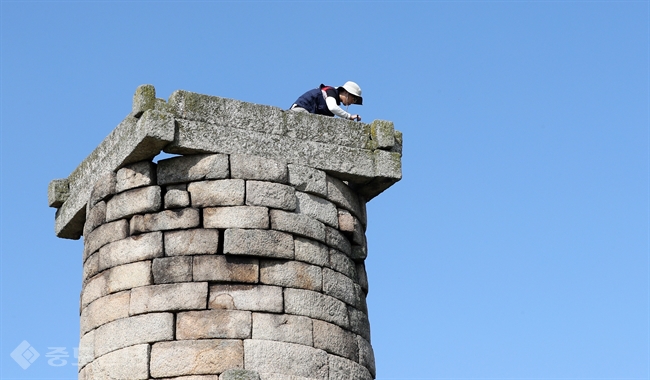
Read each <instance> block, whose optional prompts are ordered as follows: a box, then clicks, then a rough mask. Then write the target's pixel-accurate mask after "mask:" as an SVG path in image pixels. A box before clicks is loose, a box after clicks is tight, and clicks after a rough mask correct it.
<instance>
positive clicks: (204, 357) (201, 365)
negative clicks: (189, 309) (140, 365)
mask: <svg viewBox="0 0 650 380" xmlns="http://www.w3.org/2000/svg"><path fill="white" fill-rule="evenodd" d="M243 367H244V347H243V344H242V341H241V340H231V339H202V340H178V341H172V342H160V343H154V344H153V346H151V376H152V377H174V376H183V375H201V374H218V373H221V372H223V371H225V370H228V369H232V368H243Z"/></svg>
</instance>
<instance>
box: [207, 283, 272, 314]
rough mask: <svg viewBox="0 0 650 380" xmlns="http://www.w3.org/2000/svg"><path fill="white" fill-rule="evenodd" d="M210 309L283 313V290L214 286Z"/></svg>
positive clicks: (260, 287)
mask: <svg viewBox="0 0 650 380" xmlns="http://www.w3.org/2000/svg"><path fill="white" fill-rule="evenodd" d="M208 307H209V308H210V309H234V310H249V311H266V312H271V313H281V312H282V310H283V297H282V288H280V287H278V286H268V285H227V284H219V285H212V286H210V298H209V302H208Z"/></svg>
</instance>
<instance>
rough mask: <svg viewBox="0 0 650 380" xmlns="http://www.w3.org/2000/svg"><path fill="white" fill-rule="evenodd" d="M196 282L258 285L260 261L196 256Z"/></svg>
mask: <svg viewBox="0 0 650 380" xmlns="http://www.w3.org/2000/svg"><path fill="white" fill-rule="evenodd" d="M193 265H194V269H193V278H194V281H226V282H243V283H256V282H257V281H258V280H259V261H258V260H257V259H254V258H248V257H237V256H230V255H227V256H226V255H204V256H196V257H194V260H193Z"/></svg>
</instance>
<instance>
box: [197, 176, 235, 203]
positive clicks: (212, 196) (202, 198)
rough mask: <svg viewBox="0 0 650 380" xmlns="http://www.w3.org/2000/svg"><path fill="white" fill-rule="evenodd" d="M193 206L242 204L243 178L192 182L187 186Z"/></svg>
mask: <svg viewBox="0 0 650 380" xmlns="http://www.w3.org/2000/svg"><path fill="white" fill-rule="evenodd" d="M187 191H189V192H190V198H191V200H192V206H193V207H210V206H241V205H243V204H244V192H245V183H244V180H242V179H220V180H215V181H201V182H192V183H190V184H189V185H188V186H187Z"/></svg>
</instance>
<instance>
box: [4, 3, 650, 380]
mask: <svg viewBox="0 0 650 380" xmlns="http://www.w3.org/2000/svg"><path fill="white" fill-rule="evenodd" d="M649 20H650V7H649V3H648V2H647V1H566V2H562V1H411V2H409V1H400V2H396V1H385V2H372V1H357V2H352V1H351V2H311V1H309V2H308V1H295V2H291V1H269V2H262V1H247V2H243V1H242V2H234V1H233V2H218V1H200V2H198V1H197V2H192V1H187V2H176V1H166V2H156V1H137V2H126V1H85V2H82V1H51V2H46V1H4V0H3V1H2V2H1V33H2V34H1V48H0V49H1V128H0V133H1V134H0V140H1V149H2V151H1V160H2V161H1V174H0V175H1V181H2V182H1V204H0V213H1V215H0V222H1V226H0V227H1V231H0V233H1V237H0V248H1V258H2V261H1V280H0V284H1V286H2V288H1V307H2V310H1V316H2V326H1V339H0V341H1V343H0V349H1V352H0V359H1V360H0V362H1V370H0V371H1V373H0V378H2V379H72V378H76V369H75V367H74V366H73V365H72V362H73V357H72V356H73V348H74V347H76V346H77V342H78V329H79V325H78V312H79V311H78V308H79V291H80V282H81V252H82V242H81V241H71V240H62V239H58V238H56V237H55V235H54V232H53V229H54V226H53V225H54V223H53V221H54V209H50V208H48V207H47V185H48V183H49V181H50V180H52V179H55V178H64V177H67V176H68V174H69V173H70V172H71V171H72V170H74V168H75V167H76V166H77V165H78V164H79V163H80V162H81V161H82V160H83V159H84V158H85V157H86V156H87V155H88V154H89V153H90V152H91V151H92V150H93V149H94V148H95V147H96V146H97V145H98V144H99V143H100V142H101V141H102V139H103V138H104V137H105V136H106V135H108V133H110V131H111V130H113V128H115V126H117V124H118V123H119V122H120V121H121V120H122V119H123V118H124V117H125V116H126V115H127V114H128V113H129V112H130V109H131V99H132V95H133V92H134V91H135V89H136V87H137V86H138V85H140V84H145V83H149V84H153V85H154V86H155V87H156V90H157V96H158V97H161V98H165V99H166V98H167V97H168V96H169V95H170V94H171V93H172V92H173V91H174V90H178V89H184V90H189V91H194V92H199V93H204V94H210V95H217V96H222V97H228V98H235V99H239V100H244V101H249V102H254V103H260V104H269V105H274V106H278V107H282V108H287V107H289V106H290V105H291V103H292V102H293V101H294V100H295V99H296V98H297V97H298V96H299V95H300V94H301V93H303V92H304V91H306V90H308V89H311V88H314V87H316V86H317V85H319V84H320V83H325V84H329V85H340V84H343V83H344V82H345V81H348V80H353V81H356V82H357V83H359V85H360V86H361V88H362V89H363V95H364V105H363V106H360V107H359V106H351V107H350V111H353V112H354V113H359V114H360V115H361V116H362V117H363V120H364V121H367V122H370V121H372V120H375V119H383V120H390V121H393V122H394V123H395V127H396V129H398V130H400V131H402V132H403V134H404V156H403V175H404V178H403V180H402V181H401V182H399V183H397V184H396V185H394V186H393V187H392V188H390V189H389V190H387V191H386V192H385V193H383V194H382V195H380V196H379V197H377V198H376V199H374V200H372V201H371V202H370V203H369V204H368V213H369V227H368V232H367V235H368V239H369V249H370V253H369V258H368V260H367V262H366V264H367V268H368V275H369V281H370V294H369V298H368V303H369V311H370V321H371V327H372V342H373V347H374V350H375V356H376V360H377V371H378V372H377V378H378V379H648V378H649V377H650V359H649V357H650V314H649V310H650V309H649V307H650V302H649V296H650V256H649V220H650V212H649V210H650V207H649V206H650V205H649V174H648V173H649V171H648V164H649V121H650V119H649V111H650V108H649V101H650V98H649V93H650V82H649V79H650V78H649V71H650V69H649V68H650V62H649V30H650V29H649V27H650V25H649ZM23 340H26V341H28V342H29V344H30V345H31V346H32V347H33V348H34V349H35V350H36V351H37V352H39V353H40V355H41V356H40V357H39V358H38V359H37V360H36V361H34V363H33V364H32V365H31V366H30V367H29V368H27V369H25V370H23V369H22V368H21V367H20V366H18V365H17V364H16V363H15V362H14V361H13V360H12V359H11V357H10V353H11V352H12V351H13V350H14V348H16V347H17V346H18V345H19V344H20V343H21V342H22V341H23ZM50 347H63V348H65V350H64V351H66V352H67V353H68V354H69V355H70V357H69V358H67V360H68V362H67V363H66V364H65V365H61V366H54V365H52V363H53V364H61V363H62V362H61V361H60V360H59V361H52V360H50V359H52V358H51V357H50V358H48V357H47V356H46V355H47V354H48V353H51V352H52V351H53V349H50ZM48 360H50V361H51V363H48Z"/></svg>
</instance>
